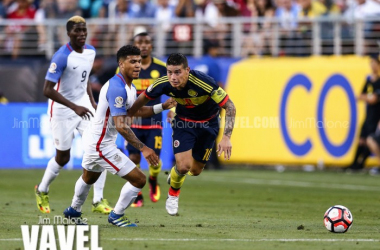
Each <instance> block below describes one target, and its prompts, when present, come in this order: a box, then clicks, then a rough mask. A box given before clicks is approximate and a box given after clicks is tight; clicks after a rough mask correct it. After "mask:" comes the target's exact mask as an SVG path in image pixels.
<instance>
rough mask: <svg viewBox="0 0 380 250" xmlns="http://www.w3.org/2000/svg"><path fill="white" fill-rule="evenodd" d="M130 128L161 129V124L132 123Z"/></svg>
mask: <svg viewBox="0 0 380 250" xmlns="http://www.w3.org/2000/svg"><path fill="white" fill-rule="evenodd" d="M131 128H139V129H162V126H161V125H137V124H132V125H131Z"/></svg>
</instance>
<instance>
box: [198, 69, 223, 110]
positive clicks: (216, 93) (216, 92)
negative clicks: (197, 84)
mask: <svg viewBox="0 0 380 250" xmlns="http://www.w3.org/2000/svg"><path fill="white" fill-rule="evenodd" d="M199 76H200V77H202V78H203V79H204V82H205V83H206V84H207V86H208V88H209V89H210V88H211V94H210V96H211V99H213V100H214V102H216V104H218V105H219V106H220V107H222V106H223V105H224V104H225V103H226V102H227V101H228V98H229V97H228V95H227V93H226V92H225V91H224V89H222V88H221V87H219V85H218V84H217V83H216V81H215V79H214V78H212V77H210V76H209V75H206V74H204V73H202V72H200V74H199Z"/></svg>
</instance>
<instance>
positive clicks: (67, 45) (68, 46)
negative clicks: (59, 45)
mask: <svg viewBox="0 0 380 250" xmlns="http://www.w3.org/2000/svg"><path fill="white" fill-rule="evenodd" d="M66 47H67V48H68V49H69V50H70V52H71V51H73V50H72V48H71V47H70V45H69V44H68V43H66Z"/></svg>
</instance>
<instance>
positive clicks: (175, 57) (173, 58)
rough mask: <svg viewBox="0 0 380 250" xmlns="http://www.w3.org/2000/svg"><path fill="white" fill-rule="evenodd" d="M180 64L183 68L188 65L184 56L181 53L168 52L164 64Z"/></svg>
mask: <svg viewBox="0 0 380 250" xmlns="http://www.w3.org/2000/svg"><path fill="white" fill-rule="evenodd" d="M182 64H183V67H184V68H187V67H189V63H188V62H187V58H186V56H185V55H183V54H181V53H173V54H170V56H169V57H168V60H167V61H166V65H175V66H178V65H182Z"/></svg>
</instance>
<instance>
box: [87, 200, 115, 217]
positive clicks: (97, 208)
mask: <svg viewBox="0 0 380 250" xmlns="http://www.w3.org/2000/svg"><path fill="white" fill-rule="evenodd" d="M112 209H113V208H112V207H111V206H110V204H109V203H108V201H107V199H101V201H99V202H97V203H95V204H92V209H91V210H92V212H94V213H101V214H109V213H111V211H112Z"/></svg>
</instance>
